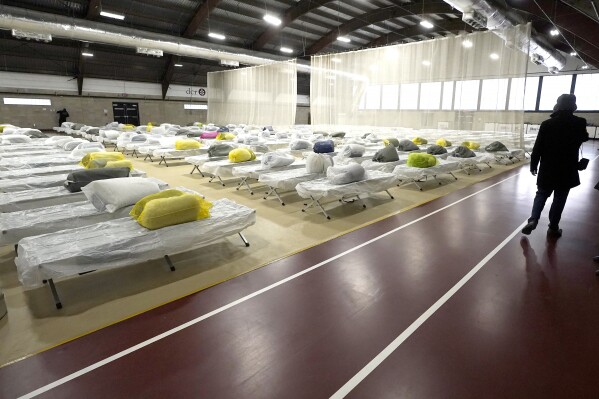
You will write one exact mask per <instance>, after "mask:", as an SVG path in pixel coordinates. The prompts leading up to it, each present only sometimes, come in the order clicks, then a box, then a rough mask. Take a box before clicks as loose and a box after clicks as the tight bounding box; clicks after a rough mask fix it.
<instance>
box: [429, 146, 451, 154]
mask: <svg viewBox="0 0 599 399" xmlns="http://www.w3.org/2000/svg"><path fill="white" fill-rule="evenodd" d="M426 153H427V154H431V155H441V154H447V150H446V149H445V147H441V146H440V145H436V144H433V145H431V146H429V147H428V148H427V149H426Z"/></svg>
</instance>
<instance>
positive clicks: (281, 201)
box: [272, 188, 285, 206]
mask: <svg viewBox="0 0 599 399" xmlns="http://www.w3.org/2000/svg"><path fill="white" fill-rule="evenodd" d="M272 192H273V193H274V195H275V196H276V197H277V199H278V200H279V202H280V203H281V206H285V203H284V202H283V199H282V198H281V196H280V195H279V193H278V192H277V189H276V188H273V190H272Z"/></svg>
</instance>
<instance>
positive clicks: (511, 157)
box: [489, 149, 526, 165]
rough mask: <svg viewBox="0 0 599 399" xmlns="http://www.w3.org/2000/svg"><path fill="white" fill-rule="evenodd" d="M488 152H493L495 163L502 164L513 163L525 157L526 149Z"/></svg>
mask: <svg viewBox="0 0 599 399" xmlns="http://www.w3.org/2000/svg"><path fill="white" fill-rule="evenodd" d="M489 154H493V155H494V156H495V160H496V161H497V163H499V164H502V165H510V164H515V163H516V162H519V161H524V160H525V159H526V151H524V150H520V149H517V150H508V151H496V152H489Z"/></svg>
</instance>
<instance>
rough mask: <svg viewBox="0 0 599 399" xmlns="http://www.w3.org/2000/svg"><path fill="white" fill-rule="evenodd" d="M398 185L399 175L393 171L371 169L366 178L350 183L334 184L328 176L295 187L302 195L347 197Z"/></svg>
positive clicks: (304, 196)
mask: <svg viewBox="0 0 599 399" xmlns="http://www.w3.org/2000/svg"><path fill="white" fill-rule="evenodd" d="M396 185H397V177H396V176H395V175H394V174H392V173H385V172H379V171H376V170H371V171H368V172H367V173H366V178H365V179H364V180H361V181H358V182H353V183H348V184H332V183H331V182H330V181H329V179H327V178H320V179H316V180H312V181H305V182H302V183H299V184H298V185H297V186H296V187H295V189H296V190H297V193H298V194H299V195H300V197H303V198H314V199H320V198H324V197H347V196H352V195H361V194H369V193H378V192H380V191H385V190H388V189H389V188H391V187H394V186H396Z"/></svg>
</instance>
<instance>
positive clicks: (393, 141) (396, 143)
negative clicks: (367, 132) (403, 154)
mask: <svg viewBox="0 0 599 399" xmlns="http://www.w3.org/2000/svg"><path fill="white" fill-rule="evenodd" d="M385 140H387V142H388V143H389V144H391V145H392V146H393V147H396V148H397V147H399V140H398V139H396V138H394V137H390V138H388V139H385Z"/></svg>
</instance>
